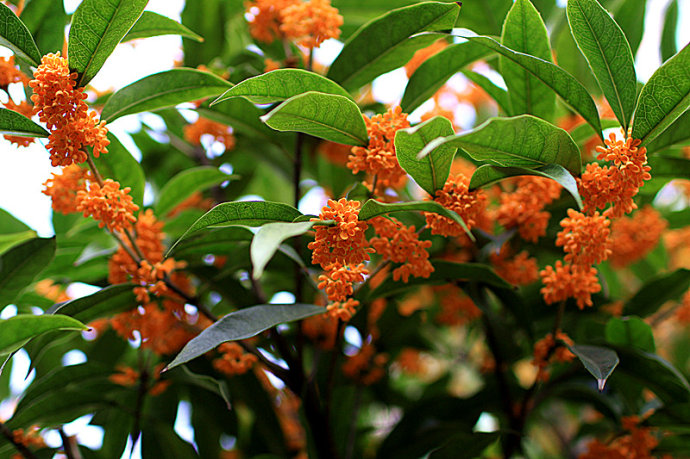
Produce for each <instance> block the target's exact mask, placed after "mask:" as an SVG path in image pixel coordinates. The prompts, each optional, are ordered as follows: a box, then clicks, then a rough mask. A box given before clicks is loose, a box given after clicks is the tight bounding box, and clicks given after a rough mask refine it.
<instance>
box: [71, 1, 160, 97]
mask: <svg viewBox="0 0 690 459" xmlns="http://www.w3.org/2000/svg"><path fill="white" fill-rule="evenodd" d="M146 3H148V0H112V1H111V0H84V1H82V2H81V4H79V7H78V8H77V10H76V11H75V12H74V14H73V15H72V27H71V28H70V32H69V41H68V43H67V55H68V56H69V66H70V69H72V70H73V71H75V72H77V73H78V74H79V77H78V78H77V87H81V86H86V84H87V83H88V82H89V81H91V79H92V78H93V77H95V76H96V74H97V73H98V71H99V70H100V69H101V67H103V64H104V63H105V61H106V59H108V57H109V56H110V54H112V52H113V51H114V50H115V47H116V46H117V44H118V43H120V40H122V37H124V36H125V35H126V34H127V32H128V31H129V29H131V28H132V26H133V25H134V24H135V23H136V22H137V20H138V19H139V16H141V13H142V12H143V11H144V7H146ZM143 94H145V93H142V95H143Z"/></svg>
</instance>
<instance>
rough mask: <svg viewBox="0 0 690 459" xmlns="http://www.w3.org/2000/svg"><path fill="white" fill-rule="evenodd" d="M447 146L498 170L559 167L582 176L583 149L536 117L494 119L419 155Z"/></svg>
mask: <svg viewBox="0 0 690 459" xmlns="http://www.w3.org/2000/svg"><path fill="white" fill-rule="evenodd" d="M443 145H448V146H451V147H456V148H462V149H463V150H465V151H466V152H467V153H468V154H469V155H470V156H471V157H472V158H473V159H475V160H477V161H487V162H489V163H491V164H493V165H495V166H502V167H524V168H529V169H536V168H538V167H543V166H546V165H547V164H559V165H561V166H563V167H564V168H565V169H567V170H568V171H569V172H570V173H571V174H573V175H574V176H579V175H580V169H581V167H582V165H581V162H580V149H579V148H578V147H577V145H575V142H573V139H571V138H570V135H568V133H567V132H566V131H564V130H563V129H561V128H558V127H556V126H554V125H553V124H550V123H548V122H546V121H544V120H541V119H539V118H535V117H534V116H532V115H520V116H516V117H513V118H491V119H490V120H489V121H487V122H486V123H484V124H482V125H481V126H479V127H477V128H476V129H474V130H472V131H468V132H463V133H461V134H456V135H454V136H450V137H443V138H440V139H436V140H433V141H432V142H430V143H429V144H427V146H426V147H424V149H423V150H422V151H421V152H420V153H419V155H420V156H424V155H428V154H431V153H432V152H433V151H434V150H435V149H436V148H439V147H441V146H443Z"/></svg>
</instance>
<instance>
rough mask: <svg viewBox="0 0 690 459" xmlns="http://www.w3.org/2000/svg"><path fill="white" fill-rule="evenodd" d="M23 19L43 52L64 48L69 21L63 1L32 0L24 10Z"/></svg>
mask: <svg viewBox="0 0 690 459" xmlns="http://www.w3.org/2000/svg"><path fill="white" fill-rule="evenodd" d="M22 21H24V24H26V27H27V28H28V29H29V32H31V35H33V37H34V40H36V44H37V45H38V49H39V51H40V52H41V54H48V53H56V52H58V51H60V50H62V45H63V44H64V42H65V26H66V25H67V23H68V22H69V18H68V16H67V13H65V6H64V4H63V2H56V1H54V0H31V1H30V2H27V5H26V8H24V11H22Z"/></svg>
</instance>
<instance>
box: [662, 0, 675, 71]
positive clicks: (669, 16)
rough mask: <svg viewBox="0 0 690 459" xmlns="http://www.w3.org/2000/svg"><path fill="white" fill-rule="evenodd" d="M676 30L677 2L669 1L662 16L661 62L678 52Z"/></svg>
mask: <svg viewBox="0 0 690 459" xmlns="http://www.w3.org/2000/svg"><path fill="white" fill-rule="evenodd" d="M677 29H678V1H677V0H671V3H669V5H668V7H667V8H666V13H665V14H664V28H663V29H662V32H661V61H662V62H663V61H666V60H667V59H668V58H670V57H672V56H673V55H674V54H676V53H677V52H678V47H677V45H676V30H677Z"/></svg>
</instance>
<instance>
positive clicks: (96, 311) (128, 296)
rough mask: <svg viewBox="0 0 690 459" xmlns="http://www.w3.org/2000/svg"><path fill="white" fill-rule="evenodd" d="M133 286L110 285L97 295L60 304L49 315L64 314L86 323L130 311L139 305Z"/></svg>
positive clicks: (49, 310)
mask: <svg viewBox="0 0 690 459" xmlns="http://www.w3.org/2000/svg"><path fill="white" fill-rule="evenodd" d="M133 287H134V285H132V284H118V285H109V286H107V287H105V288H103V289H101V290H99V291H97V292H96V293H93V294H91V295H87V296H84V297H81V298H77V299H75V300H70V301H67V302H64V303H58V304H56V305H54V306H53V307H52V308H50V309H48V311H46V313H47V314H58V313H59V314H64V315H67V316H71V317H74V318H75V319H78V320H80V321H82V322H84V323H87V324H88V323H89V322H91V321H93V320H95V319H98V318H101V317H106V316H113V315H115V314H117V313H120V312H124V311H129V310H130V309H132V308H133V307H135V306H136V305H137V301H136V298H135V297H134V292H133V291H132V288H133Z"/></svg>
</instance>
